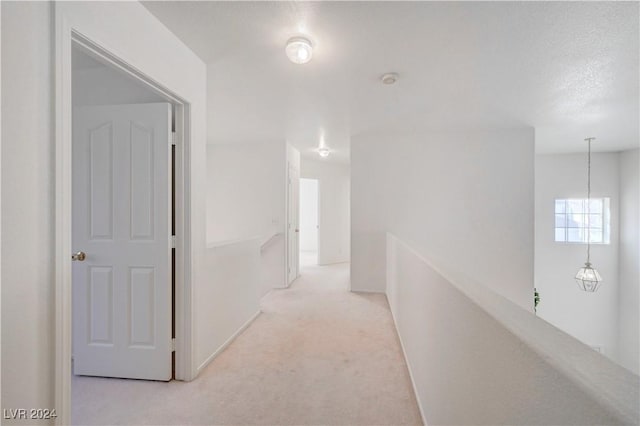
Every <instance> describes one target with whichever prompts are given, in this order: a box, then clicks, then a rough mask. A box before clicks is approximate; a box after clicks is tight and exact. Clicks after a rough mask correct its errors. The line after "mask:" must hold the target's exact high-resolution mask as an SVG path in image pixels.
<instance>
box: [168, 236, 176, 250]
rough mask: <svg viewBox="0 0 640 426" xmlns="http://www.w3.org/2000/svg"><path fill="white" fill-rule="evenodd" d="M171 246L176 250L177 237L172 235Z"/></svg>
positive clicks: (170, 238)
mask: <svg viewBox="0 0 640 426" xmlns="http://www.w3.org/2000/svg"><path fill="white" fill-rule="evenodd" d="M169 244H171V248H176V236H175V235H172V236H170V237H169Z"/></svg>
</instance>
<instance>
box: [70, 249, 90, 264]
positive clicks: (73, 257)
mask: <svg viewBox="0 0 640 426" xmlns="http://www.w3.org/2000/svg"><path fill="white" fill-rule="evenodd" d="M86 258H87V255H86V254H84V252H83V251H79V252H77V253H75V254H72V255H71V260H73V261H76V260H77V261H79V262H82V261H83V260H85V259H86Z"/></svg>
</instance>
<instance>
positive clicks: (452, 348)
mask: <svg viewBox="0 0 640 426" xmlns="http://www.w3.org/2000/svg"><path fill="white" fill-rule="evenodd" d="M387 238H388V243H387V265H388V268H387V280H386V281H387V282H386V290H387V296H388V299H389V305H390V307H391V311H392V313H393V317H394V320H395V324H396V327H397V330H398V335H399V337H400V340H401V342H402V346H403V350H404V353H405V357H406V360H407V365H408V368H409V371H410V375H411V378H412V381H413V385H414V389H415V391H416V399H417V401H418V404H419V406H420V409H421V412H422V414H423V418H424V420H425V421H426V423H427V424H432V425H506V424H508V425H525V424H526V425H534V424H535V425H585V424H602V425H605V424H606V425H618V424H638V421H639V420H640V414H639V413H638V411H639V407H638V398H639V386H638V385H639V381H638V377H637V376H634V375H633V374H631V373H629V372H628V371H627V370H625V369H623V368H621V367H619V366H618V365H616V364H614V363H613V362H611V361H609V360H608V359H607V358H605V357H604V356H602V355H600V354H598V353H596V352H595V351H592V350H591V349H590V348H588V347H586V346H585V345H584V344H582V343H580V342H578V341H577V340H575V339H573V338H572V337H570V336H569V335H567V334H566V333H563V332H561V331H559V330H558V329H556V328H555V327H553V326H551V325H549V324H547V323H546V322H544V321H542V320H540V319H539V318H536V317H535V316H534V315H532V314H531V313H530V312H527V311H526V310H524V309H522V308H521V307H519V306H517V305H515V304H513V303H511V302H510V301H508V300H506V299H504V298H503V297H500V296H499V295H497V294H496V293H494V292H493V291H491V290H490V289H488V288H486V287H485V286H483V285H482V284H480V283H477V282H474V281H458V280H455V281H454V280H452V279H451V278H450V277H448V276H446V275H445V274H443V273H442V272H441V271H439V270H438V269H437V268H435V267H434V266H433V265H431V264H430V263H429V262H428V261H427V260H426V259H424V258H423V257H422V256H421V255H420V254H419V253H418V252H417V251H416V250H415V249H414V248H413V247H410V246H409V245H407V244H406V243H404V242H403V241H401V240H399V239H398V238H397V237H395V236H393V235H388V236H387Z"/></svg>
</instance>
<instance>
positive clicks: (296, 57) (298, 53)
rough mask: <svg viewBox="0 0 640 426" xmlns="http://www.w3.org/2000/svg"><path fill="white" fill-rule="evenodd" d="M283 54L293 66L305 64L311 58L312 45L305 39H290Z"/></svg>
mask: <svg viewBox="0 0 640 426" xmlns="http://www.w3.org/2000/svg"><path fill="white" fill-rule="evenodd" d="M285 52H286V53H287V57H288V58H289V60H290V61H291V62H293V63H294V64H306V63H307V62H309V61H310V60H311V57H312V56H313V45H312V44H311V41H310V40H309V39H307V38H304V37H292V38H290V39H289V41H287V47H286V49H285Z"/></svg>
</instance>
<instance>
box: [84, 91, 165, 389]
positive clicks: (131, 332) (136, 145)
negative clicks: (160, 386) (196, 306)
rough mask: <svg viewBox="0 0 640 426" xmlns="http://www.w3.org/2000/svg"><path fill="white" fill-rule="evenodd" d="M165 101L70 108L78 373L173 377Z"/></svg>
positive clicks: (151, 377)
mask: <svg viewBox="0 0 640 426" xmlns="http://www.w3.org/2000/svg"><path fill="white" fill-rule="evenodd" d="M170 137H171V105H170V104H168V103H156V104H139V105H109V106H97V107H80V108H75V109H74V115H73V173H72V176H73V217H72V222H73V236H72V241H73V250H74V252H80V251H82V252H84V253H85V254H86V258H85V260H84V261H74V262H73V356H74V374H77V375H89V376H105V377H125V378H135V379H149V380H170V379H171V352H172V350H171V281H170V280H171V245H170V234H171V196H170V194H171V192H170V189H171V188H170V179H171V175H170V170H171V168H170V164H171V163H170V161H171V143H170Z"/></svg>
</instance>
